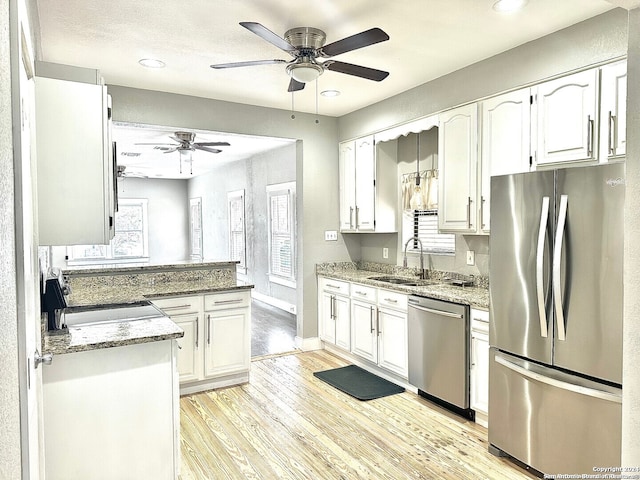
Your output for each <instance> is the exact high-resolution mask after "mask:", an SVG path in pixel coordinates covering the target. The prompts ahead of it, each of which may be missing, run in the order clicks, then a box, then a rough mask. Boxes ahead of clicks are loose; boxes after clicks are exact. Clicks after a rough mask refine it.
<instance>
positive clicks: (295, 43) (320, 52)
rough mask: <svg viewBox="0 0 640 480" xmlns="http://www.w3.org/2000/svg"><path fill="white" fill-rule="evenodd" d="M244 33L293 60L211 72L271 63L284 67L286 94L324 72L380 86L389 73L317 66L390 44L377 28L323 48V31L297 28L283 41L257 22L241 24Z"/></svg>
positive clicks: (344, 65)
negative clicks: (368, 81) (288, 79)
mask: <svg viewBox="0 0 640 480" xmlns="http://www.w3.org/2000/svg"><path fill="white" fill-rule="evenodd" d="M240 25H242V26H243V27H244V28H246V29H247V30H249V31H251V32H253V33H255V34H256V35H258V36H259V37H261V38H262V39H264V40H266V41H267V42H269V43H271V44H272V45H275V46H276V47H278V48H279V49H281V50H284V51H285V52H287V53H288V54H289V55H291V56H292V57H293V60H289V61H287V60H281V59H275V60H255V61H249V62H235V63H220V64H217V65H211V68H216V69H219V68H235V67H249V66H254V65H268V64H272V63H286V64H287V67H286V71H287V73H288V74H289V76H290V77H291V81H290V82H289V88H288V91H289V92H295V91H298V90H302V89H303V88H304V84H305V83H307V82H311V81H313V80H315V79H316V78H318V77H319V76H320V75H322V73H323V72H324V71H325V70H331V71H333V72H339V73H346V74H347V75H354V76H356V77H360V78H366V79H368V80H374V81H376V82H380V81H382V80H384V79H385V78H387V76H388V75H389V72H385V71H383V70H377V69H375V68H369V67H362V66H360V65H354V64H352V63H345V62H339V61H336V60H325V61H324V62H319V61H318V59H320V58H329V57H334V56H336V55H340V54H342V53H346V52H350V51H352V50H357V49H358V48H362V47H367V46H369V45H373V44H375V43H380V42H384V41H386V40H389V35H387V34H386V33H385V32H384V31H383V30H381V29H380V28H371V29H369V30H366V31H364V32H360V33H357V34H355V35H352V36H350V37H346V38H343V39H342V40H338V41H335V42H333V43H330V44H328V45H325V44H324V42H325V40H326V35H325V33H324V32H323V31H322V30H319V29H317V28H313V27H296V28H292V29H290V30H287V32H286V33H285V34H284V38H281V37H280V36H278V35H276V34H275V33H273V32H272V31H271V30H269V29H268V28H266V27H264V26H263V25H261V24H260V23H256V22H240Z"/></svg>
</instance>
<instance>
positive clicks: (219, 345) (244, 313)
mask: <svg viewBox="0 0 640 480" xmlns="http://www.w3.org/2000/svg"><path fill="white" fill-rule="evenodd" d="M205 315H206V318H207V319H206V329H205V341H206V344H205V345H204V376H205V377H214V376H220V375H227V374H232V373H238V372H245V371H247V370H249V367H250V363H251V350H250V349H251V343H250V338H251V337H250V332H249V328H250V323H249V322H250V315H251V314H250V311H249V309H246V308H242V309H232V310H219V311H214V312H205Z"/></svg>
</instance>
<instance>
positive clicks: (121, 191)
mask: <svg viewBox="0 0 640 480" xmlns="http://www.w3.org/2000/svg"><path fill="white" fill-rule="evenodd" d="M118 196H119V197H120V198H146V199H148V200H149V202H148V203H147V215H148V219H149V262H150V263H156V264H162V263H165V264H166V263H171V262H176V261H182V260H188V259H189V200H188V197H187V180H168V179H156V178H153V179H152V178H122V179H119V180H118Z"/></svg>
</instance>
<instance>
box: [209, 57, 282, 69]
mask: <svg viewBox="0 0 640 480" xmlns="http://www.w3.org/2000/svg"><path fill="white" fill-rule="evenodd" d="M273 63H289V62H288V61H287V60H280V59H277V58H276V59H274V60H253V61H249V62H232V63H218V64H216V65H210V67H211V68H216V69H220V68H236V67H253V66H255V65H271V64H273Z"/></svg>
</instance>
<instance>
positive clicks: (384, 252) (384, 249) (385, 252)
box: [382, 247, 389, 258]
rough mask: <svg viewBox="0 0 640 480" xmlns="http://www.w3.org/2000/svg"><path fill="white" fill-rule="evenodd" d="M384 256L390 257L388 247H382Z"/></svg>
mask: <svg viewBox="0 0 640 480" xmlns="http://www.w3.org/2000/svg"><path fill="white" fill-rule="evenodd" d="M382 258H389V249H388V248H387V247H384V248H383V249H382Z"/></svg>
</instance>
